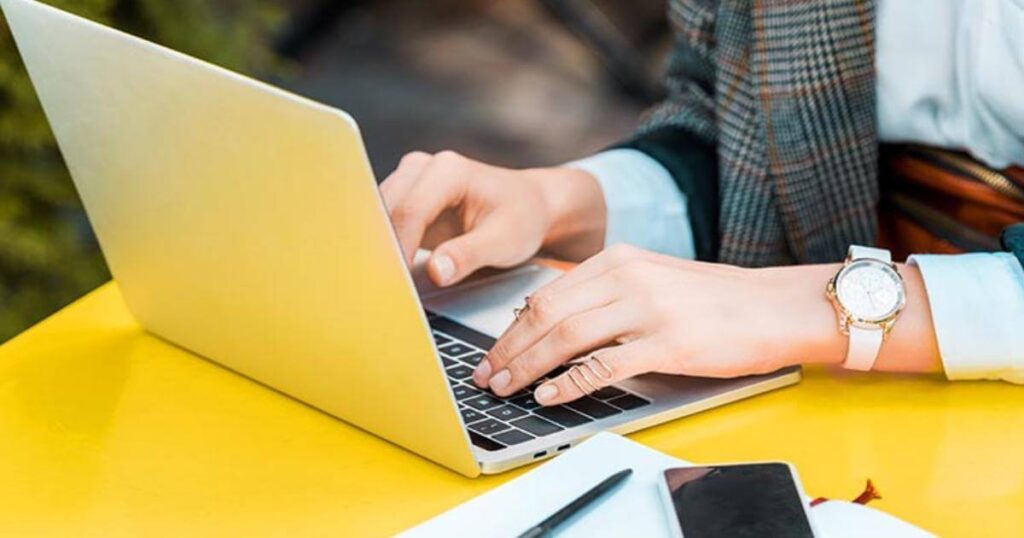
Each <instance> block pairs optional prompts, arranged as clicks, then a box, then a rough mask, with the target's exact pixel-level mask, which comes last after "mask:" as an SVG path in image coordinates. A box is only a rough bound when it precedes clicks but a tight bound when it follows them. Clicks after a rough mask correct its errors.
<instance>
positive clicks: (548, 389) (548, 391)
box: [533, 383, 558, 403]
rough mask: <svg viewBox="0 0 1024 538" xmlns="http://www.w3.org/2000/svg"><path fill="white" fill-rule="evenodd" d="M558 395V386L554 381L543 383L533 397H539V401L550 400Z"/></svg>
mask: <svg viewBox="0 0 1024 538" xmlns="http://www.w3.org/2000/svg"><path fill="white" fill-rule="evenodd" d="M556 396H558V387H557V386H555V384H554V383H547V384H544V385H541V386H540V388H538V389H537V391H536V392H534V393H533V397H534V398H536V399H537V401H538V402H539V403H544V402H550V401H551V400H554V399H555V397H556Z"/></svg>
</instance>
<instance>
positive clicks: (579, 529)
mask: <svg viewBox="0 0 1024 538" xmlns="http://www.w3.org/2000/svg"><path fill="white" fill-rule="evenodd" d="M685 465H688V464H687V462H685V461H683V460H679V459H676V458H673V457H671V456H668V455H666V454H663V453H661V452H658V451H656V450H652V449H650V448H647V447H645V446H643V445H641V444H638V443H635V442H633V441H630V440H628V439H626V438H624V437H620V436H618V435H615V434H613V433H601V434H598V435H596V436H594V437H592V438H591V439H589V440H587V441H586V442H584V443H582V444H580V445H579V446H577V447H576V448H573V449H572V450H570V451H568V452H566V453H565V454H562V455H561V456H559V457H557V458H555V459H553V460H551V461H550V462H548V463H546V464H544V465H542V466H540V467H538V468H536V469H533V470H532V471H530V472H528V473H526V474H524V475H523V476H520V477H519V478H516V479H515V480H511V481H509V482H508V483H506V484H505V485H503V486H501V487H498V488H495V489H493V490H491V491H489V492H487V493H484V494H483V495H480V496H479V497H476V498H475V499H473V500H471V501H469V502H467V503H465V504H462V505H460V506H457V507H455V508H452V509H451V510H449V511H447V512H445V513H443V514H441V515H439V516H437V517H435V518H433V519H431V520H429V521H427V522H426V523H423V524H421V525H419V526H417V527H414V528H412V529H410V530H408V531H406V532H404V533H402V534H401V535H400V536H402V537H405V538H418V537H428V536H429V537H433V536H459V535H475V536H488V537H494V538H503V537H515V536H518V535H519V534H520V533H522V532H523V531H525V530H526V529H528V528H530V527H531V526H533V525H535V524H537V522H539V521H541V520H543V519H544V518H546V517H547V516H549V515H551V514H552V513H554V512H555V511H557V510H558V509H560V508H562V507H563V506H565V505H566V504H568V503H569V502H570V501H572V500H573V499H575V498H577V497H579V496H580V495H581V494H582V493H583V492H584V491H587V490H588V489H590V488H591V487H593V486H594V485H596V484H597V483H598V482H600V481H601V480H603V479H605V478H607V477H608V476H609V475H611V474H612V473H615V472H617V471H620V470H622V469H626V468H631V469H633V475H632V476H631V477H630V478H629V480H627V481H626V482H625V483H623V484H622V485H620V486H619V487H618V488H616V489H615V490H613V491H611V492H610V493H609V494H607V495H605V496H604V497H603V498H602V499H600V500H598V502H596V503H595V504H593V505H592V506H590V507H589V508H588V509H586V510H585V511H584V512H582V513H581V514H578V515H577V516H576V517H575V518H573V519H572V520H570V521H567V522H566V524H565V525H564V526H561V527H559V528H558V536H560V537H561V536H567V537H571V536H581V537H583V536H585V537H594V536H644V537H651V538H660V537H669V536H671V534H670V531H669V529H670V527H669V520H668V517H669V514H667V513H666V510H664V508H663V504H662V502H661V497H660V495H661V493H660V492H659V489H658V482H659V480H660V479H661V474H662V471H664V470H665V469H668V468H670V467H679V466H685ZM811 517H813V518H814V523H815V526H816V527H817V529H818V532H819V533H820V534H821V535H822V536H823V538H847V537H849V538H853V537H861V536H875V537H890V536H891V537H907V538H924V537H930V536H932V535H931V534H929V533H927V532H925V531H922V530H920V529H918V528H916V527H914V526H912V525H909V524H907V523H905V522H903V521H901V520H899V519H896V518H894V517H892V516H890V515H887V514H885V513H883V512H879V511H877V510H873V509H871V508H868V507H866V506H861V505H858V504H853V503H848V502H842V501H828V502H826V503H822V504H820V505H818V506H816V507H814V508H812V509H811Z"/></svg>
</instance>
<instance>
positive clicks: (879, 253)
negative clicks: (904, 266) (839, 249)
mask: <svg viewBox="0 0 1024 538" xmlns="http://www.w3.org/2000/svg"><path fill="white" fill-rule="evenodd" d="M847 255H848V256H849V257H850V259H851V260H860V259H862V258H872V259H875V260H880V261H883V262H885V263H889V262H891V261H892V253H891V252H889V251H888V250H886V249H884V248H874V247H862V246H859V245H851V246H850V250H849V251H848V252H847Z"/></svg>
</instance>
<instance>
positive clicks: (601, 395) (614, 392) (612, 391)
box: [591, 387, 626, 400]
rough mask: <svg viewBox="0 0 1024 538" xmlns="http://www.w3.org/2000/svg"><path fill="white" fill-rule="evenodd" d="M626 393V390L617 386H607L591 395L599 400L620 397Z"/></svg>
mask: <svg viewBox="0 0 1024 538" xmlns="http://www.w3.org/2000/svg"><path fill="white" fill-rule="evenodd" d="M625 393H626V391H624V390H621V389H617V388H615V387H605V388H603V389H601V390H599V391H597V392H595V393H593V394H591V396H593V397H594V398H597V399H599V400H611V399H612V398H618V397H619V396H622V395H623V394H625Z"/></svg>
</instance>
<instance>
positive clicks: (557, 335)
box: [554, 318, 583, 344]
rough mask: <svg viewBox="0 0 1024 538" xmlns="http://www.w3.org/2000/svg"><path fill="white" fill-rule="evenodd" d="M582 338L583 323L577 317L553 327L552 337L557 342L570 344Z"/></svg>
mask: <svg viewBox="0 0 1024 538" xmlns="http://www.w3.org/2000/svg"><path fill="white" fill-rule="evenodd" d="M582 338H583V324H582V323H581V322H580V320H579V319H577V318H570V319H567V320H565V321H563V322H562V323H559V324H558V325H557V326H556V327H555V329H554V339H555V342H556V343H559V344H572V343H575V342H579V341H580V340H581V339H582Z"/></svg>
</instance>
